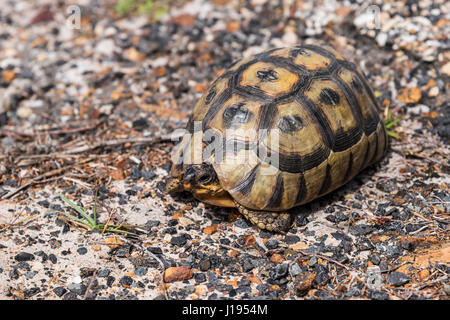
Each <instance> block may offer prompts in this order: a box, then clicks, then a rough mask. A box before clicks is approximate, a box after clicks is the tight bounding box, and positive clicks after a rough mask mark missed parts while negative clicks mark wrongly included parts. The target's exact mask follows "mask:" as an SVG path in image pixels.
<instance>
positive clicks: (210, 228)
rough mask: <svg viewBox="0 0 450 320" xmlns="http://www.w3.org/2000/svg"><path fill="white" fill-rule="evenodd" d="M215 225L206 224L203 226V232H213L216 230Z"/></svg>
mask: <svg viewBox="0 0 450 320" xmlns="http://www.w3.org/2000/svg"><path fill="white" fill-rule="evenodd" d="M217 227H218V226H217V225H216V224H214V225H211V226H207V227H205V228H204V229H203V233H204V234H207V235H212V234H213V233H214V232H216V231H217Z"/></svg>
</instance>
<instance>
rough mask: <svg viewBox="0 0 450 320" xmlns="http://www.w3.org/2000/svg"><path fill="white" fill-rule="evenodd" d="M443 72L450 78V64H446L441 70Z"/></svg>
mask: <svg viewBox="0 0 450 320" xmlns="http://www.w3.org/2000/svg"><path fill="white" fill-rule="evenodd" d="M441 72H442V73H444V74H446V75H448V76H450V62H447V63H446V64H444V65H443V66H442V68H441Z"/></svg>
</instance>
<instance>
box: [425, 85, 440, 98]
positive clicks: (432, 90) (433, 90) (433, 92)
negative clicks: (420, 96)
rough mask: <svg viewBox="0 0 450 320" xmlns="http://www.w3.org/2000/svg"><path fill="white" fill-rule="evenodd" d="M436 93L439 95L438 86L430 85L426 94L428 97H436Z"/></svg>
mask: <svg viewBox="0 0 450 320" xmlns="http://www.w3.org/2000/svg"><path fill="white" fill-rule="evenodd" d="M438 95H439V88H438V87H432V88H430V90H429V91H428V96H429V97H437V96H438Z"/></svg>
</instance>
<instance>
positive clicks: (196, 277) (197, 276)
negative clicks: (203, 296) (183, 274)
mask: <svg viewBox="0 0 450 320" xmlns="http://www.w3.org/2000/svg"><path fill="white" fill-rule="evenodd" d="M194 280H195V282H197V283H202V282H205V281H206V275H205V274H204V273H200V272H198V273H196V274H194Z"/></svg>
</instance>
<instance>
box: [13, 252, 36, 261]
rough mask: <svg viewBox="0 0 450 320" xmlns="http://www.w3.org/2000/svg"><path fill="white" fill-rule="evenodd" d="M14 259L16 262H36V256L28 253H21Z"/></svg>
mask: <svg viewBox="0 0 450 320" xmlns="http://www.w3.org/2000/svg"><path fill="white" fill-rule="evenodd" d="M14 259H15V260H16V261H31V260H34V255H33V254H31V253H28V252H20V253H18V254H17V255H16V256H15V257H14Z"/></svg>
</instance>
